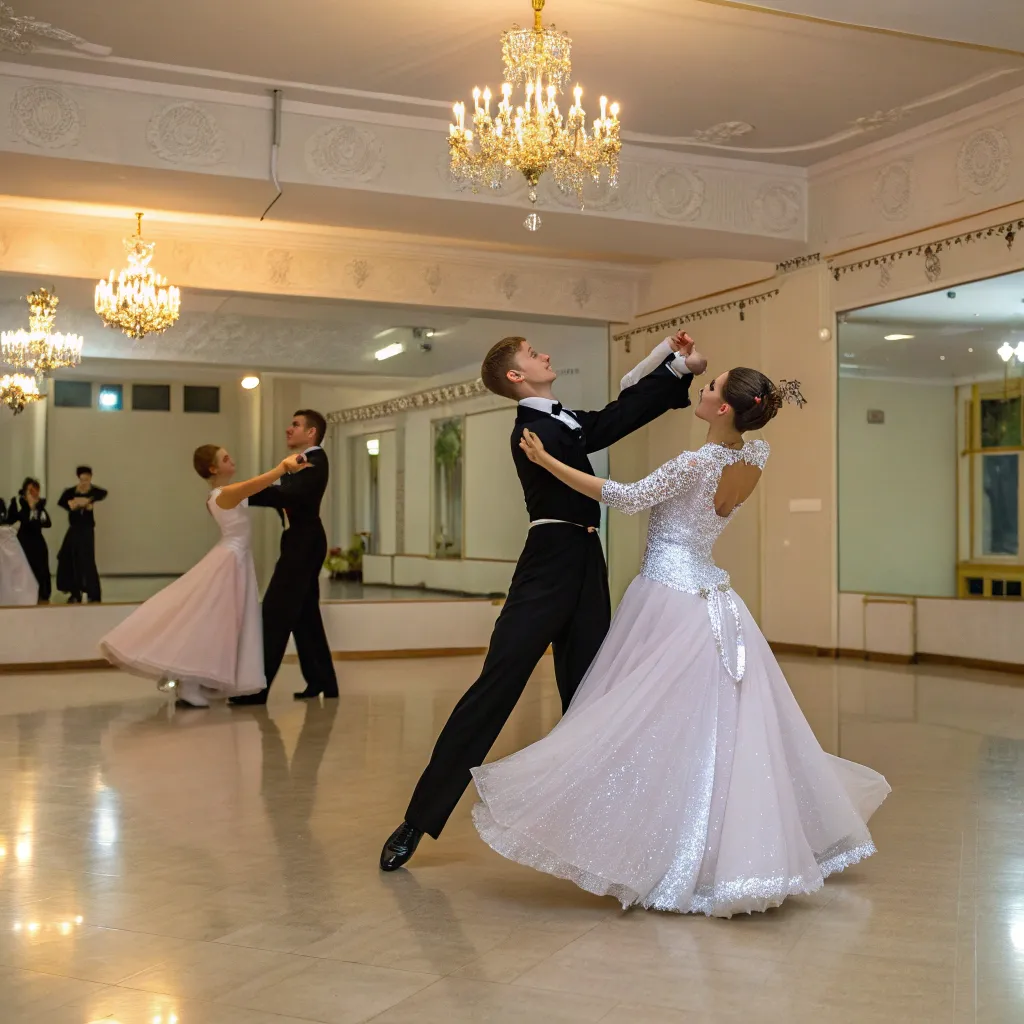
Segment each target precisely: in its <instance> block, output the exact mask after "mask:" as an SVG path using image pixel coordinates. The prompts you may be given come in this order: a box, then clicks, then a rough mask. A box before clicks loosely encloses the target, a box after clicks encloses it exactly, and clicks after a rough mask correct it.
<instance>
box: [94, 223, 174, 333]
mask: <svg viewBox="0 0 1024 1024" xmlns="http://www.w3.org/2000/svg"><path fill="white" fill-rule="evenodd" d="M135 216H136V218H137V228H136V233H135V234H134V235H133V236H132V237H131V238H126V239H125V240H124V248H125V252H126V253H127V254H128V266H127V267H125V268H124V270H122V271H121V273H120V274H118V275H117V279H116V280H115V279H114V271H113V270H111V272H110V277H109V279H108V280H106V281H100V282H99V284H97V285H96V312H97V313H98V314H99V316H100V319H101V320H102V321H103V323H104V324H105V325H106V326H107V327H119V328H120V329H121V330H122V331H124V333H125V334H127V335H128V337H129V338H135V339H139V338H144V337H145V336H146V335H147V334H160V333H162V332H163V331H166V330H167V328H168V327H170V326H171V324H173V323H174V321H175V320H177V319H178V313H179V312H180V310H181V292H179V291H178V289H177V288H175V287H174V285H170V286H169V287H168V285H167V278H165V277H161V276H160V275H159V274H157V273H156V271H154V270H153V268H152V267H151V266H150V265H149V262H150V260H152V258H153V250H154V249H155V248H156V243H155V242H144V241H143V240H142V214H141V213H137V214H135Z"/></svg>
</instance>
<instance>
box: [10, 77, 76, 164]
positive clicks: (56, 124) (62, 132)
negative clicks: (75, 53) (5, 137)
mask: <svg viewBox="0 0 1024 1024" xmlns="http://www.w3.org/2000/svg"><path fill="white" fill-rule="evenodd" d="M83 123H84V121H83V117H82V110H81V108H80V107H79V105H78V104H77V103H76V102H75V101H74V100H73V99H72V98H71V97H70V96H69V95H68V94H67V93H66V92H64V91H63V90H62V89H57V88H55V87H54V86H52V85H25V86H22V87H21V88H20V89H18V90H17V92H15V94H14V98H13V99H12V100H11V131H12V132H13V133H14V135H15V137H16V138H19V139H21V141H22V142H26V143H28V144H29V145H30V146H37V147H39V148H40V149H64V148H65V147H70V146H77V145H78V139H79V135H80V134H81V131H82V125H83Z"/></svg>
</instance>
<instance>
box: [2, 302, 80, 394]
mask: <svg viewBox="0 0 1024 1024" xmlns="http://www.w3.org/2000/svg"><path fill="white" fill-rule="evenodd" d="M59 301H60V300H59V299H58V298H57V296H56V295H54V294H53V293H52V292H50V291H48V290H47V289H46V288H40V289H39V291H36V292H32V293H31V294H30V295H29V297H28V309H29V313H28V330H27V331H26V330H25V329H24V328H20V329H18V330H17V331H4V332H3V334H2V335H0V355H2V357H3V361H4V362H5V363H7V364H8V365H10V366H12V367H14V368H15V369H17V370H25V371H28V372H30V373H32V374H35V375H39V374H46V373H52V372H53V371H54V370H60V369H63V368H64V367H68V366H77V365H78V364H79V363H80V362H81V361H82V337H81V335H78V334H60V333H59V332H58V333H54V331H53V324H54V321H55V320H56V317H57V303H58V302H59Z"/></svg>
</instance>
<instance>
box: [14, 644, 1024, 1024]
mask: <svg viewBox="0 0 1024 1024" xmlns="http://www.w3.org/2000/svg"><path fill="white" fill-rule="evenodd" d="M477 665H478V662H477V659H473V658H463V659H453V660H433V661H422V662H420V661H399V662H365V663H343V664H340V665H339V670H340V674H341V681H342V697H341V699H340V700H339V701H337V702H331V703H330V705H329V706H319V705H316V706H302V705H295V704H294V703H293V702H292V701H291V699H290V691H291V690H292V689H293V684H295V683H296V681H297V669H296V668H295V667H294V666H288V667H286V669H285V673H284V675H283V677H282V678H281V679H280V681H279V682H278V685H277V688H276V689H275V691H274V694H273V697H272V699H271V702H270V704H269V706H268V708H267V709H265V710H251V709H243V710H237V711H231V710H228V709H227V708H218V709H214V710H211V711H209V712H202V711H188V712H178V713H175V712H174V711H173V710H171V709H169V708H168V707H167V706H166V704H165V703H164V701H163V699H162V698H161V697H160V696H159V695H158V694H156V693H155V691H153V690H152V689H150V688H149V686H148V685H146V684H144V683H141V682H138V681H136V680H133V679H130V678H127V677H124V676H120V675H118V674H116V673H106V672H103V673H88V674H83V675H73V674H66V675H55V676H42V675H39V676H21V677H18V676H6V677H0V1020H2V1021H3V1024H92V1022H99V1021H104V1022H118V1024H298V1022H299V1021H315V1022H321V1024H356V1022H360V1021H370V1020H372V1021H377V1022H381V1024H398V1022H403V1024H405V1022H416V1024H432V1022H441V1021H444V1022H463V1021H466V1022H469V1021H472V1022H476V1021H480V1022H493V1024H504V1022H510V1021H516V1022H520V1021H521V1022H531V1024H533V1022H541V1024H546V1022H553V1024H575V1022H596V1021H601V1022H604V1024H684V1022H685V1024H691V1022H713V1021H727V1022H740V1021H748V1022H753V1024H760V1022H770V1024H774V1022H779V1024H781V1022H786V1024H801V1022H814V1024H821V1022H825V1024H871V1022H885V1024H903V1022H928V1024H935V1022H950V1024H966V1022H975V1021H977V1022H984V1024H994V1022H997V1021H998V1022H1011V1021H1012V1022H1020V1021H1022V1020H1024V688H1015V687H1014V686H1011V685H1005V683H1006V682H1007V680H1006V679H1005V678H1000V677H997V676H986V675H984V674H981V673H966V672H959V671H947V670H931V669H930V670H927V671H924V670H910V669H891V668H889V667H872V666H866V665H859V664H853V663H845V664H839V665H836V664H833V663H830V662H820V661H812V660H800V659H788V660H786V661H785V663H784V666H785V668H786V671H787V674H788V675H789V677H790V680H791V682H792V685H793V689H794V691H795V692H796V694H797V697H798V699H799V700H800V703H801V705H802V706H803V708H804V710H805V713H806V714H807V716H808V718H809V720H810V721H811V724H812V725H813V727H814V729H815V731H816V733H817V734H818V737H819V739H820V740H821V742H822V744H823V746H825V747H826V748H827V749H829V750H831V751H833V752H838V753H842V754H843V756H845V757H849V758H853V759H855V760H858V761H862V762H864V763H866V764H869V765H871V766H873V767H874V768H876V769H878V770H880V771H882V772H884V773H885V774H886V776H887V777H888V779H889V781H890V783H891V784H892V786H893V793H892V795H891V796H890V798H889V800H888V801H887V802H886V803H885V805H884V806H883V807H882V809H881V810H880V811H879V813H878V814H877V815H876V817H875V819H874V822H873V830H874V833H875V838H876V841H877V843H878V846H879V850H880V852H879V853H878V855H877V856H875V857H873V858H871V859H870V860H868V861H866V862H864V863H862V864H860V865H858V866H856V867H854V868H852V869H850V870H849V871H848V872H847V873H846V874H844V875H840V876H838V877H835V878H834V879H832V880H831V881H830V882H829V884H827V885H826V887H825V889H824V890H822V891H821V892H819V893H818V894H815V895H814V896H809V897H804V898H799V899H793V900H790V901H788V902H787V903H786V904H785V905H784V906H783V907H782V908H780V909H779V910H775V911H772V912H769V913H767V914H763V915H755V916H752V917H742V918H736V919H733V920H731V921H717V920H706V919H704V918H695V917H680V916H672V915H659V914H657V913H647V912H643V911H635V910H634V911H629V912H627V913H623V912H622V911H621V910H620V909H619V907H618V905H617V904H616V903H615V902H614V901H612V900H610V899H600V898H597V897H594V896H591V895H589V894H587V893H584V892H581V891H579V890H577V889H576V888H574V887H573V886H572V885H571V884H569V883H567V882H562V881H558V880H556V879H552V878H548V877H546V876H542V875H538V874H535V873H533V872H531V871H529V870H527V869H525V868H520V867H518V866H516V865H511V864H508V863H506V862H505V861H503V860H502V859H501V858H500V857H498V856H497V855H496V854H494V853H492V852H491V851H490V850H489V849H487V848H486V847H485V846H484V845H483V844H482V843H481V842H479V841H478V840H477V838H476V837H475V833H474V832H473V830H472V826H471V824H470V821H469V813H468V812H469V806H470V802H469V800H468V799H467V800H466V801H464V802H463V804H462V805H460V808H459V811H458V812H457V814H456V817H455V818H454V819H453V821H452V823H451V826H450V828H449V829H448V831H447V832H446V833H445V834H444V836H443V838H442V840H441V841H440V842H438V843H434V842H432V841H430V840H425V841H424V844H423V846H422V847H421V849H420V852H419V854H418V855H417V857H416V859H415V860H414V861H413V862H412V864H411V865H410V869H409V870H407V871H402V872H398V873H397V874H394V875H387V876H385V875H381V874H380V873H379V872H378V870H377V866H376V859H377V854H378V851H379V848H380V845H381V842H382V840H383V839H384V838H385V837H386V836H387V834H388V832H389V831H390V829H391V827H392V826H393V825H395V824H396V823H397V822H398V821H399V820H400V818H401V814H402V811H403V809H404V806H405V800H406V798H407V796H408V793H409V790H410V787H411V785H412V783H413V781H414V779H415V777H416V774H417V772H418V770H419V768H420V767H421V766H422V764H423V762H424V760H425V758H426V756H427V754H428V752H429V750H430V747H431V744H432V741H433V739H434V737H435V734H436V733H437V731H438V729H439V727H440V725H441V724H442V722H443V720H444V718H445V716H446V714H447V712H448V710H449V708H450V707H451V705H452V704H453V703H454V701H455V700H456V699H457V697H458V696H459V694H460V693H461V691H462V689H463V688H464V686H465V685H466V684H467V683H468V682H470V681H471V680H472V678H473V676H474V674H475V670H476V668H477ZM550 674H551V670H550V664H545V665H543V666H542V668H541V669H540V670H539V672H538V675H537V678H536V679H535V680H534V681H533V682H532V683H531V686H530V688H529V689H528V691H527V694H526V697H525V698H524V700H523V702H522V703H521V705H520V707H519V709H518V710H517V713H516V715H515V717H514V719H513V720H512V721H511V722H510V724H509V727H508V729H507V730H506V732H505V733H504V734H503V736H502V738H501V740H500V741H499V750H498V752H501V753H503V752H508V751H510V750H512V749H514V748H516V747H518V746H521V745H523V744H525V743H527V742H529V741H530V740H532V739H533V738H535V737H537V736H538V735H540V734H541V733H542V732H543V731H545V730H546V729H547V728H548V727H550V725H551V724H552V723H553V721H554V720H555V715H556V702H555V700H554V694H553V686H552V685H551V679H550Z"/></svg>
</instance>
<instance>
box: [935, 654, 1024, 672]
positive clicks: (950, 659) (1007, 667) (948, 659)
mask: <svg viewBox="0 0 1024 1024" xmlns="http://www.w3.org/2000/svg"><path fill="white" fill-rule="evenodd" d="M917 660H918V662H919V663H920V664H922V665H951V666H953V667H955V668H977V669H981V670H983V671H985V672H1003V673H1006V674H1007V675H1014V676H1024V665H1018V664H1017V663H1016V662H1013V661H988V660H987V659H985V658H958V657H954V656H953V655H950V654H919V655H918V656H917Z"/></svg>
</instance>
